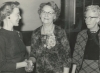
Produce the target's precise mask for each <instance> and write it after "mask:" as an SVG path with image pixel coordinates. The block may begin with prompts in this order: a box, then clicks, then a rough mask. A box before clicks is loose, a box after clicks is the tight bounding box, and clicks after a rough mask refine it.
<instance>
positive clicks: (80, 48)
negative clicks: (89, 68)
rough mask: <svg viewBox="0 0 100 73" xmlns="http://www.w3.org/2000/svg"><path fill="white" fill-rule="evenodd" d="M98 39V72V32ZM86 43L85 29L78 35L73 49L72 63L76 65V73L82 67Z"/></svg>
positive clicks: (99, 35)
mask: <svg viewBox="0 0 100 73" xmlns="http://www.w3.org/2000/svg"><path fill="white" fill-rule="evenodd" d="M98 38H99V63H98V64H99V70H100V32H99V33H98ZM87 41H88V34H87V29H85V30H83V31H81V32H79V33H78V36H77V40H76V44H75V48H74V53H73V60H72V61H73V63H74V64H76V65H77V68H76V73H78V72H79V70H80V69H81V67H82V63H83V60H84V52H85V47H86V43H87Z"/></svg>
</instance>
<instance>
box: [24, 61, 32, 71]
mask: <svg viewBox="0 0 100 73" xmlns="http://www.w3.org/2000/svg"><path fill="white" fill-rule="evenodd" d="M33 68H34V66H33V62H32V61H31V60H28V61H27V66H26V67H25V70H26V72H32V71H33Z"/></svg>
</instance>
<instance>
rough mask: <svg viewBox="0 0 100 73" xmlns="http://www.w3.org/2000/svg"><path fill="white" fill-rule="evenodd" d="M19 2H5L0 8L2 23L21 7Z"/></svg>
mask: <svg viewBox="0 0 100 73" xmlns="http://www.w3.org/2000/svg"><path fill="white" fill-rule="evenodd" d="M19 4H20V3H19V2H17V1H15V2H12V1H11V2H5V3H3V4H2V5H1V6H0V21H3V20H4V19H5V18H6V17H7V16H9V15H10V14H11V13H12V11H13V9H14V8H16V7H18V6H19Z"/></svg>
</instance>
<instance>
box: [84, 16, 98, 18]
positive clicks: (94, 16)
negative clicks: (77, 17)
mask: <svg viewBox="0 0 100 73" xmlns="http://www.w3.org/2000/svg"><path fill="white" fill-rule="evenodd" d="M88 18H89V19H92V18H98V17H95V16H94V17H92V16H89V17H84V19H88Z"/></svg>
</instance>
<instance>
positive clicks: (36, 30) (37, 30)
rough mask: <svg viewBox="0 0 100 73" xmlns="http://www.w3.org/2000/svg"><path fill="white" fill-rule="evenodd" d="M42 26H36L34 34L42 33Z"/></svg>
mask: <svg viewBox="0 0 100 73" xmlns="http://www.w3.org/2000/svg"><path fill="white" fill-rule="evenodd" d="M41 27H42V26H40V27H38V28H36V29H35V30H34V31H33V32H32V36H38V35H40V34H41Z"/></svg>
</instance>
